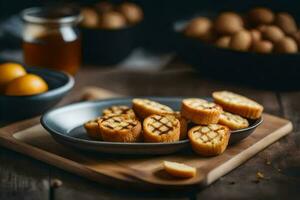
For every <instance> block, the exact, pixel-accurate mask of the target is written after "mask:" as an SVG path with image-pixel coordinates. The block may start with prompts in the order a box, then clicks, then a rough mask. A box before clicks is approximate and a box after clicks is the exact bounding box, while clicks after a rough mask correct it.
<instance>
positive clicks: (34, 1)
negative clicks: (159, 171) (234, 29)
mask: <svg viewBox="0 0 300 200" xmlns="http://www.w3.org/2000/svg"><path fill="white" fill-rule="evenodd" d="M95 2H99V1H95V0H90V1H88V0H86V1H83V0H82V1H46V0H26V1H19V0H9V1H8V0H0V8H1V12H0V19H1V23H0V48H1V50H3V49H7V48H19V47H20V46H19V40H18V36H19V35H20V31H21V30H19V29H18V22H16V21H15V20H14V18H12V16H15V17H16V16H17V15H18V13H19V12H20V11H21V10H23V9H25V8H28V7H32V6H41V5H49V4H57V3H77V4H81V5H88V4H93V3H95ZM111 2H116V3H118V2H123V1H122V0H113V1H111ZM132 2H135V3H137V4H139V5H140V6H142V8H143V10H144V13H145V21H144V28H143V29H144V34H143V46H144V47H146V48H147V49H148V50H152V51H155V52H168V51H172V49H173V44H172V37H171V36H172V24H173V22H174V21H176V20H179V19H184V18H189V17H191V16H194V15H196V14H197V13H201V12H216V11H223V10H233V11H246V10H248V9H250V8H252V7H254V6H266V7H269V8H272V9H273V10H274V11H288V12H290V13H291V14H292V15H294V16H295V17H296V18H299V16H298V11H299V9H300V1H296V0H295V1H287V0H280V1H279V0H277V1H271V0H243V1H240V0H184V1H182V0H132Z"/></svg>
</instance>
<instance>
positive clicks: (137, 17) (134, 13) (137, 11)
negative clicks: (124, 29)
mask: <svg viewBox="0 0 300 200" xmlns="http://www.w3.org/2000/svg"><path fill="white" fill-rule="evenodd" d="M118 11H119V12H120V13H122V15H124V17H125V18H126V20H127V22H128V23H129V24H136V23H138V22H140V21H142V19H143V18H144V14H143V11H142V9H141V8H140V7H139V6H138V5H136V4H134V3H130V2H124V3H122V4H121V5H120V6H118Z"/></svg>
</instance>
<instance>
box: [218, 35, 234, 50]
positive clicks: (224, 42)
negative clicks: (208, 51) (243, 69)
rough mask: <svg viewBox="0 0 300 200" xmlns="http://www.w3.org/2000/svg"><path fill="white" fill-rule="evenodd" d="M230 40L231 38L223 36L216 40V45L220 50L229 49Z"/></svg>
mask: <svg viewBox="0 0 300 200" xmlns="http://www.w3.org/2000/svg"><path fill="white" fill-rule="evenodd" d="M230 39H231V38H230V36H222V37H220V38H218V39H217V40H216V42H215V44H216V46H218V47H220V48H229V44H230Z"/></svg>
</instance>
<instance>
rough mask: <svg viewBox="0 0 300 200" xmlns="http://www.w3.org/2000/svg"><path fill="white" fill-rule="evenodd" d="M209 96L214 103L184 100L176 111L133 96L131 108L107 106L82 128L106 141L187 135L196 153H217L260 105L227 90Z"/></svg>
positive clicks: (159, 139)
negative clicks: (179, 109) (232, 133)
mask: <svg viewBox="0 0 300 200" xmlns="http://www.w3.org/2000/svg"><path fill="white" fill-rule="evenodd" d="M212 96H213V99H214V102H209V101H207V100H204V99H199V98H188V99H184V100H183V101H182V105H181V111H180V112H176V111H174V110H173V109H172V108H170V107H169V106H167V105H163V104H160V103H159V102H155V101H152V100H149V99H133V100H132V108H129V107H128V106H123V105H116V106H112V107H109V108H107V109H104V110H103V111H102V113H103V114H102V116H101V117H98V118H96V119H94V120H91V121H88V122H87V123H85V124H84V127H85V129H86V131H87V133H88V135H89V137H90V138H92V139H96V140H104V141H109V142H140V141H144V142H176V141H179V140H183V139H186V138H187V137H188V138H189V140H190V142H191V146H192V148H193V149H194V151H195V152H196V153H198V154H200V155H204V156H213V155H218V154H221V153H223V152H224V150H225V149H226V147H227V145H228V141H229V138H230V130H236V129H242V128H246V127H248V126H249V122H248V120H247V119H257V118H259V117H260V116H261V114H262V111H263V107H262V106H261V105H260V104H258V103H256V102H255V101H253V100H251V99H248V98H246V97H244V96H241V95H238V94H235V93H232V92H228V91H220V92H214V93H213V95H212ZM188 127H191V128H190V129H189V130H188Z"/></svg>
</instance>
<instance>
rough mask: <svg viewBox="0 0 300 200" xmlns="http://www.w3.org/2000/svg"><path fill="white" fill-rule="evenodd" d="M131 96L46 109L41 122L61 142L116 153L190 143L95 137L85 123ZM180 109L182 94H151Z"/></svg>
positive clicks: (240, 134)
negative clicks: (105, 140) (147, 141)
mask: <svg viewBox="0 0 300 200" xmlns="http://www.w3.org/2000/svg"><path fill="white" fill-rule="evenodd" d="M147 98H148V97H147ZM131 99H132V98H118V99H107V100H102V101H95V102H83V103H76V104H72V105H68V106H64V107H61V108H57V109H54V110H52V111H49V112H47V113H46V114H45V115H43V116H42V118H41V124H42V125H43V127H44V128H45V129H46V130H47V131H49V132H50V134H51V135H52V136H53V137H54V139H55V140H57V141H58V142H60V143H62V144H65V145H68V146H71V147H75V148H78V149H82V150H89V151H97V152H102V153H116V154H144V155H146V154H148V155H149V154H153V155H154V154H156V155H158V154H170V153H174V152H176V151H179V150H181V149H183V148H185V147H187V146H188V143H189V141H188V140H181V141H178V142H172V143H118V142H104V141H93V140H91V139H89V138H88V137H87V135H86V133H85V130H84V128H83V127H82V124H83V123H85V122H86V121H88V120H90V119H93V118H95V117H97V116H99V115H101V110H103V109H104V108H106V107H109V106H112V105H128V106H131ZM149 99H152V100H155V101H158V102H161V103H162V104H166V105H168V106H170V107H172V108H173V109H174V110H179V109H180V104H181V100H182V98H179V97H170V98H168V97H149ZM261 122H262V119H258V120H255V121H251V122H250V127H249V128H246V129H241V130H238V131H234V132H232V135H231V138H230V143H231V144H233V143H236V142H238V141H240V140H242V139H244V138H245V137H247V136H248V135H250V134H251V133H252V132H253V131H254V130H255V128H256V127H257V126H258V125H259V124H260V123H261Z"/></svg>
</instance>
